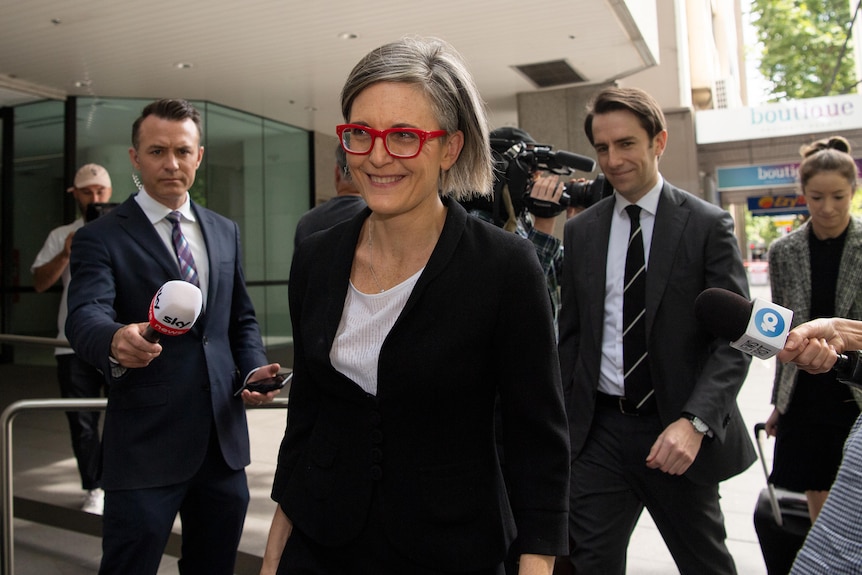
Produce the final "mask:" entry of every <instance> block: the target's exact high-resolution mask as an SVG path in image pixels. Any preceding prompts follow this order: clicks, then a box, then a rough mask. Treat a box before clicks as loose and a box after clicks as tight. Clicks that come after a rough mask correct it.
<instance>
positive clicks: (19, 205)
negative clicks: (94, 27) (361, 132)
mask: <svg viewBox="0 0 862 575" xmlns="http://www.w3.org/2000/svg"><path fill="white" fill-rule="evenodd" d="M150 102H151V100H149V99H132V98H77V99H76V101H75V106H74V107H72V106H67V105H66V103H64V102H55V101H45V102H37V103H33V104H26V105H21V106H18V107H16V108H14V110H13V111H14V113H13V115H12V117H14V142H15V150H14V155H13V158H14V174H13V178H12V182H13V187H12V193H13V196H12V198H13V201H12V205H13V206H14V210H13V211H14V214H12V215H11V217H10V216H9V215H6V216H5V217H4V218H3V220H4V225H7V226H10V227H12V228H14V231H13V235H14V247H13V250H12V253H13V254H14V258H10V259H11V260H12V265H13V266H14V270H12V273H9V274H6V275H4V277H6V278H9V279H7V280H6V281H5V282H4V283H5V284H7V285H5V286H4V287H6V288H7V289H8V288H11V291H16V290H17V291H16V295H15V297H14V298H13V301H12V305H11V308H12V310H11V313H10V317H11V320H10V321H9V331H10V332H11V333H18V334H27V335H40V336H45V337H55V336H56V329H57V328H56V318H57V306H58V305H59V299H60V287H59V284H58V286H55V287H54V288H53V290H52V291H51V292H50V293H49V294H48V295H46V294H35V293H34V292H33V291H32V289H29V287H27V286H32V277H31V275H30V271H29V267H30V265H31V263H32V262H33V260H34V258H35V256H36V254H37V252H38V251H39V249H40V248H41V246H42V244H43V242H44V241H45V238H46V237H47V236H48V233H49V232H50V231H51V230H52V229H54V228H55V227H57V226H60V225H62V224H66V223H69V222H71V221H72V219H74V217H77V214H76V213H75V208H74V204H73V203H72V200H71V197H70V196H68V195H67V194H65V193H63V191H64V190H65V189H66V187H67V186H68V185H70V184H71V182H65V181H64V172H63V170H64V165H65V162H66V158H65V156H64V149H65V147H64V135H65V130H64V122H66V121H67V120H68V121H71V122H74V123H75V131H76V141H75V143H74V149H75V156H76V157H75V158H74V159H73V160H71V161H72V162H74V164H75V166H76V167H75V169H77V166H81V165H83V164H85V163H89V162H95V163H98V164H101V165H103V166H104V167H105V168H106V169H107V170H108V172H109V173H110V175H111V182H112V184H113V190H114V191H113V197H112V198H111V199H112V201H115V202H123V201H125V200H126V199H128V198H129V197H130V196H131V195H133V194H134V193H135V192H136V191H137V189H136V187H135V184H134V183H133V180H132V174H133V169H132V165H131V162H130V160H129V147H130V146H131V130H132V124H133V122H134V121H135V119H136V118H137V117H138V116H139V115H140V113H141V110H142V109H143V108H144V106H146V105H147V104H148V103H150ZM192 103H193V104H194V105H195V107H196V108H198V110H199V111H200V112H201V116H202V120H203V121H202V125H203V142H202V144H203V146H204V149H205V153H204V158H203V163H202V164H201V167H200V168H199V169H198V173H197V177H196V181H195V185H194V186H193V189H192V190H191V194H192V198H193V199H194V201H196V202H197V203H199V204H201V205H204V206H206V207H208V208H210V209H212V210H214V211H216V212H218V213H219V214H221V215H223V216H225V217H227V218H230V219H232V220H234V221H236V222H237V223H238V225H239V226H240V233H241V241H242V246H243V266H244V269H245V273H246V282H247V284H248V288H249V292H250V294H251V296H252V299H253V301H254V304H255V309H256V312H257V316H258V320H259V321H260V324H261V329H262V333H263V336H264V342H265V343H266V344H267V346H268V347H269V349H270V351H271V353H270V355H271V357H272V359H273V360H275V361H280V362H282V363H284V364H285V365H290V364H291V363H292V361H291V360H290V358H289V355H285V354H288V353H289V350H290V348H291V345H290V344H291V341H292V340H291V330H290V318H289V314H288V309H287V280H288V273H289V270H290V260H291V257H292V254H293V236H294V230H295V227H296V222H297V221H298V219H299V217H300V216H301V215H302V214H303V213H304V212H305V211H306V210H307V209H308V198H309V197H310V192H311V186H312V183H311V138H310V137H309V132H307V131H306V130H302V129H299V128H295V127H292V126H289V125H286V124H282V123H279V122H275V121H272V120H267V119H264V118H261V117H259V116H255V115H253V114H247V113H245V112H241V111H238V110H233V109H230V108H226V107H224V106H220V105H217V104H212V103H208V102H192ZM67 109H74V112H75V117H74V118H68V119H67V118H66V117H65V114H66V110H67ZM73 174H74V172H73ZM69 177H71V175H69ZM19 222H26V225H21V224H20V223H19ZM4 267H5V266H4ZM10 283H11V284H12V285H8V284H10ZM21 286H25V288H24V289H20V287H21ZM142 313H143V314H144V315H145V310H144V311H143V312H142ZM20 347H21V348H22V349H23V347H24V346H20ZM16 351H17V350H16ZM272 352H275V353H274V354H273V353H272ZM282 352H284V353H282Z"/></svg>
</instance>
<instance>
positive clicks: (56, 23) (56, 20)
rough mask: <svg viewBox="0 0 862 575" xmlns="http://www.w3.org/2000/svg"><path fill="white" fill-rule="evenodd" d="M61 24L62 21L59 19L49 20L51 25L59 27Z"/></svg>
mask: <svg viewBox="0 0 862 575" xmlns="http://www.w3.org/2000/svg"><path fill="white" fill-rule="evenodd" d="M62 23H63V21H62V20H60V19H59V18H51V24H53V25H54V26H59V25H60V24H62Z"/></svg>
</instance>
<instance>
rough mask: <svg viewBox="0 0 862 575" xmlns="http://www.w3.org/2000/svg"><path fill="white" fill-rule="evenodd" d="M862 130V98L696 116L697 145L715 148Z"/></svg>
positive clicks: (833, 98) (706, 112) (826, 99)
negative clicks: (732, 143)
mask: <svg viewBox="0 0 862 575" xmlns="http://www.w3.org/2000/svg"><path fill="white" fill-rule="evenodd" d="M858 128H862V95H859V94H848V95H844V96H828V97H824V98H808V99H805V100H791V101H788V102H780V103H776V104H764V105H763V106H757V107H753V108H727V109H721V110H702V111H698V112H697V113H696V114H695V133H696V138H697V143H698V144H716V143H720V142H737V141H744V140H757V139H761V138H775V137H780V136H797V135H804V134H812V133H819V132H846V131H847V130H853V129H858Z"/></svg>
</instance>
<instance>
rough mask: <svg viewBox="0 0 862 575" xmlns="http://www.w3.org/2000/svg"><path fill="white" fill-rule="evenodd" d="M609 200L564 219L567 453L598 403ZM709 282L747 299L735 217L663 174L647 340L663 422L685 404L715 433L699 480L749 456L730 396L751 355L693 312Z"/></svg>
mask: <svg viewBox="0 0 862 575" xmlns="http://www.w3.org/2000/svg"><path fill="white" fill-rule="evenodd" d="M615 201H616V198H615V196H611V197H609V198H606V199H604V200H602V201H601V202H599V203H597V204H595V205H594V206H592V207H591V208H590V209H588V210H586V211H584V212H583V213H581V214H579V215H578V216H576V217H574V218H572V219H571V220H569V221H568V222H566V227H565V236H564V246H565V254H566V256H565V259H564V261H563V279H562V282H561V284H562V311H561V314H560V362H561V366H562V377H563V386H564V387H565V388H566V395H567V399H566V401H567V408H568V412H569V425H570V430H571V443H572V456H573V457H576V456H577V455H578V453H579V452H580V450H581V448H582V447H583V445H584V442H585V441H586V438H587V435H588V434H589V430H590V425H591V424H592V418H593V412H594V409H595V402H596V392H597V389H598V382H599V366H600V363H601V350H602V328H603V314H604V300H605V277H606V261H607V256H608V238H609V236H610V229H611V216H612V214H613V208H614V202H615ZM709 287H719V288H724V289H727V290H730V291H733V292H736V293H738V294H741V295H744V296H746V297H748V281H747V279H746V275H745V269H744V268H743V265H742V258H741V257H740V253H739V248H738V246H737V243H736V237H735V236H734V235H733V220H732V218H731V217H730V214H728V213H727V212H726V211H724V210H722V209H720V208H719V207H717V206H715V205H713V204H710V203H708V202H705V201H703V200H701V199H700V198H697V197H695V196H693V195H691V194H689V193H688V192H685V191H683V190H680V189H679V188H676V187H674V186H672V185H670V184H668V183H667V182H665V184H664V187H663V188H662V190H661V198H660V199H659V202H658V208H657V211H656V218H655V227H654V229H653V236H652V245H651V247H650V257H649V268H648V271H647V286H646V291H647V293H646V300H647V301H646V330H647V346H648V349H649V356H650V369H651V373H652V380H653V385H654V387H655V397H656V400H657V405H658V411H659V415H660V417H661V421H662V424H663V425H664V426H668V425H670V424H671V423H673V422H674V421H676V420H677V419H679V417H681V415H682V413H683V412H687V413H692V414H694V415H697V416H698V417H700V418H701V419H703V420H704V421H705V422H706V423H707V424H708V425H709V427H710V429H712V431H713V432H714V434H715V437H714V439H713V440H707V441H704V442H703V444H702V447H701V449H700V452H699V453H698V455H697V458H696V459H695V461H694V463H693V464H692V465H691V467H690V468H689V469H688V471H687V472H686V476H687V477H689V478H690V479H691V480H692V481H695V482H697V483H702V484H712V483H717V482H719V481H722V480H724V479H726V478H728V477H731V476H733V475H736V474H737V473H740V472H741V471H743V470H745V469H746V468H747V467H748V466H749V465H751V463H752V462H753V461H754V459H755V454H754V448H753V446H752V444H751V440H750V434H749V433H748V430H747V429H746V427H745V422H744V421H743V420H742V416H741V414H740V413H739V408H738V407H737V404H736V396H737V394H738V393H739V390H740V388H741V387H742V384H743V382H744V381H745V376H746V374H747V373H748V365H749V362H750V359H751V358H750V357H749V356H747V355H745V354H744V353H742V352H740V351H737V350H735V349H733V348H731V347H730V345H729V343H728V342H726V341H723V340H720V339H717V338H715V337H713V336H712V335H711V334H710V333H708V332H707V331H706V329H704V327H703V326H702V325H700V324H699V323H698V321H697V320H696V319H695V316H694V300H695V298H696V297H697V296H698V295H699V294H700V293H701V292H702V291H703V290H705V289H706V288H709ZM644 457H646V454H644Z"/></svg>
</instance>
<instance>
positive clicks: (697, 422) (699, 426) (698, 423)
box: [688, 415, 709, 435]
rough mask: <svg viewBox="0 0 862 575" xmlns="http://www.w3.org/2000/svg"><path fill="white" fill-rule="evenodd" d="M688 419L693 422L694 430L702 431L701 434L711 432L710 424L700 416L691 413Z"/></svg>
mask: <svg viewBox="0 0 862 575" xmlns="http://www.w3.org/2000/svg"><path fill="white" fill-rule="evenodd" d="M688 420H689V421H690V422H691V425H692V427H694V430H695V431H697V432H698V433H700V434H701V435H707V434H708V433H709V426H708V425H707V424H706V422H705V421H704V420H702V419H701V418H699V417H698V416H696V415H689V416H688Z"/></svg>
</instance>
